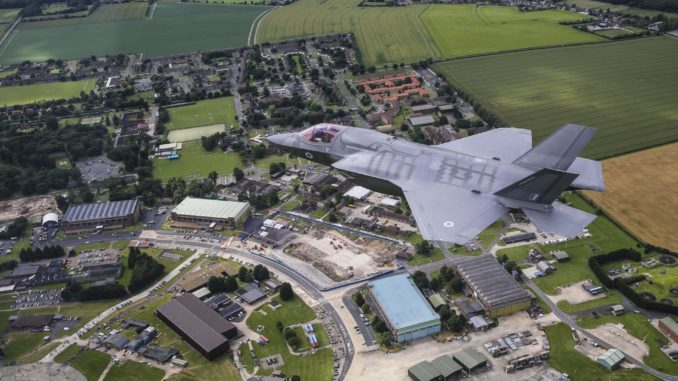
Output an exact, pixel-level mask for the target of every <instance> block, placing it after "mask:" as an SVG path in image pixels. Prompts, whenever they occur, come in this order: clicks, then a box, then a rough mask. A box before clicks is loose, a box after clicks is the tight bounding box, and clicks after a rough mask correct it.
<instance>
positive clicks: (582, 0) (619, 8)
mask: <svg viewBox="0 0 678 381" xmlns="http://www.w3.org/2000/svg"><path fill="white" fill-rule="evenodd" d="M568 3H569V4H576V5H577V6H579V7H582V8H600V9H609V10H611V11H613V12H622V13H625V14H630V15H638V16H640V17H646V16H648V17H653V16H656V15H657V14H659V13H661V14H664V15H666V16H669V17H678V13H670V12H660V11H653V10H651V9H642V8H635V7H629V6H628V5H623V4H610V3H605V2H602V1H595V0H570V1H568Z"/></svg>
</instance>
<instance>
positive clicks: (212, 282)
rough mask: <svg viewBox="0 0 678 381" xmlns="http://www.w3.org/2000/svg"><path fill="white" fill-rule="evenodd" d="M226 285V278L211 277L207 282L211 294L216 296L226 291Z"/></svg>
mask: <svg viewBox="0 0 678 381" xmlns="http://www.w3.org/2000/svg"><path fill="white" fill-rule="evenodd" d="M224 286H225V284H224V278H221V277H220V278H217V277H215V276H212V277H210V279H209V280H207V288H208V289H209V290H210V292H211V293H213V294H216V293H217V292H222V291H225V290H224V289H225V287H224Z"/></svg>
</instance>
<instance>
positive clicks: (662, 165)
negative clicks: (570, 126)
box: [586, 143, 678, 252]
mask: <svg viewBox="0 0 678 381" xmlns="http://www.w3.org/2000/svg"><path fill="white" fill-rule="evenodd" d="M603 171H604V173H605V185H606V188H607V189H606V191H605V192H604V193H596V192H587V193H586V196H587V197H589V198H590V199H591V200H593V202H595V203H596V204H597V205H598V206H600V207H601V208H602V209H603V210H605V212H607V213H608V214H610V215H611V216H612V217H613V218H614V219H616V220H617V221H619V222H620V223H621V224H622V225H624V226H626V227H627V228H628V229H629V230H631V231H632V232H633V233H634V234H635V235H637V236H638V237H639V238H640V239H642V240H643V241H646V242H649V243H651V244H653V245H656V246H661V247H665V248H667V249H670V250H672V251H676V252H678V238H676V235H675V229H674V227H675V226H678V216H676V213H674V212H672V210H674V209H675V206H676V205H678V194H677V193H676V191H675V189H676V188H677V187H678V176H677V175H676V174H677V173H678V143H674V144H669V145H665V146H662V147H657V148H653V149H649V150H645V151H641V152H636V153H633V154H630V155H624V156H620V157H616V158H613V159H609V160H605V161H603Z"/></svg>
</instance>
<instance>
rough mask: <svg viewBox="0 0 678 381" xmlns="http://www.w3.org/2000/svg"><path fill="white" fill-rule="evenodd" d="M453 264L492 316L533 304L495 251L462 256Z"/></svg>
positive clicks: (525, 307) (510, 312) (506, 313)
mask: <svg viewBox="0 0 678 381" xmlns="http://www.w3.org/2000/svg"><path fill="white" fill-rule="evenodd" d="M454 266H455V267H456V270H457V272H458V273H459V275H461V277H462V279H464V282H466V284H467V285H468V286H469V287H470V288H471V290H472V291H473V294H474V296H475V297H476V298H477V299H478V301H480V303H481V304H482V305H483V308H484V309H485V312H486V313H487V315H488V316H489V317H491V318H496V317H498V316H502V315H508V314H512V313H514V312H518V311H521V310H524V309H527V308H529V307H530V303H531V302H532V297H531V296H530V294H529V293H528V292H527V291H525V289H524V288H523V287H521V286H520V284H518V282H517V281H516V280H515V279H513V277H512V276H511V275H510V274H509V273H507V272H506V270H504V267H503V266H502V265H501V264H500V263H499V262H498V261H497V259H496V258H495V257H493V256H492V255H481V256H478V257H465V258H459V259H456V260H455V261H454Z"/></svg>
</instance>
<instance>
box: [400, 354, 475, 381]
mask: <svg viewBox="0 0 678 381" xmlns="http://www.w3.org/2000/svg"><path fill="white" fill-rule="evenodd" d="M462 371H463V369H462V367H461V365H459V363H458V362H456V361H455V360H454V359H453V358H452V357H451V356H450V355H442V356H439V357H437V358H436V359H435V360H433V361H430V362H429V361H422V362H420V363H418V364H416V365H415V366H413V367H411V368H409V369H408V370H407V374H408V375H409V376H410V378H411V379H412V380H414V381H449V380H452V379H456V378H457V377H458V376H460V375H461V373H462Z"/></svg>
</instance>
